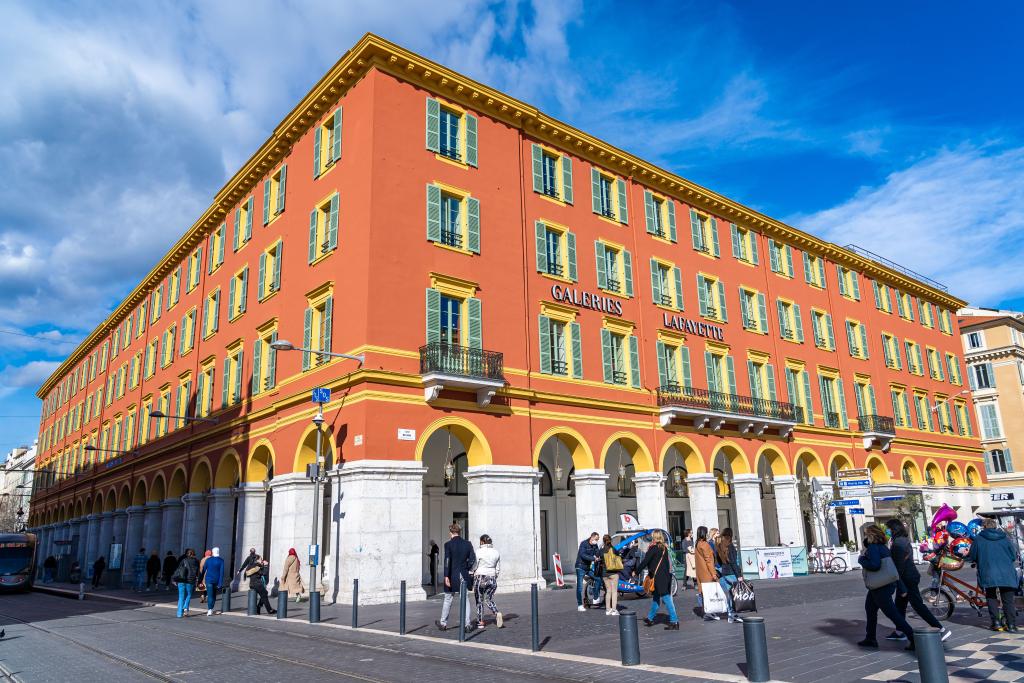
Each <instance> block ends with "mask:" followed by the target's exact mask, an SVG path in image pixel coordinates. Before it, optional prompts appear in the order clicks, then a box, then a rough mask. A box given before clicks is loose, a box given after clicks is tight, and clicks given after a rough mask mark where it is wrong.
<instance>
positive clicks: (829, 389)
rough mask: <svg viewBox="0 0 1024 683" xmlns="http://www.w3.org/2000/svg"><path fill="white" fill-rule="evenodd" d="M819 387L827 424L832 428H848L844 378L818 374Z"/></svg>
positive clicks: (822, 409)
mask: <svg viewBox="0 0 1024 683" xmlns="http://www.w3.org/2000/svg"><path fill="white" fill-rule="evenodd" d="M818 388H819V390H820V391H821V411H822V414H823V417H824V419H825V426H826V427H831V428H832V429H847V428H848V427H849V423H848V422H847V417H846V396H845V395H844V392H843V380H842V379H840V378H838V377H829V376H822V375H819V376H818Z"/></svg>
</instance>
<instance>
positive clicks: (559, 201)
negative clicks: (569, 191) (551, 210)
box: [534, 192, 569, 207]
mask: <svg viewBox="0 0 1024 683" xmlns="http://www.w3.org/2000/svg"><path fill="white" fill-rule="evenodd" d="M534 194H536V195H537V196H538V197H540V198H541V199H543V200H545V201H549V202H551V203H552V204H557V205H558V206H562V207H565V206H569V204H568V203H567V202H565V201H564V200H562V199H559V198H558V197H552V196H551V195H549V194H544V193H543V192H534Z"/></svg>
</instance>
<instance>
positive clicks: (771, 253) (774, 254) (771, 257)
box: [768, 239, 782, 273]
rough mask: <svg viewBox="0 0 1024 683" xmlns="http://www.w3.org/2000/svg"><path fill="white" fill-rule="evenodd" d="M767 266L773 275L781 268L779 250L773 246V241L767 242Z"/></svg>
mask: <svg viewBox="0 0 1024 683" xmlns="http://www.w3.org/2000/svg"><path fill="white" fill-rule="evenodd" d="M768 264H769V265H770V266H771V269H772V272H773V273H778V272H779V271H780V270H781V269H782V267H781V266H780V265H779V250H778V249H777V248H776V246H775V240H773V239H769V240H768Z"/></svg>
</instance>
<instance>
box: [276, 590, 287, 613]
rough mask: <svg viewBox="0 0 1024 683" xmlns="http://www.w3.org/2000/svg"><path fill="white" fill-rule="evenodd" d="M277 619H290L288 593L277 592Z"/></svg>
mask: <svg viewBox="0 0 1024 683" xmlns="http://www.w3.org/2000/svg"><path fill="white" fill-rule="evenodd" d="M277 618H278V619H287V618H288V591H277Z"/></svg>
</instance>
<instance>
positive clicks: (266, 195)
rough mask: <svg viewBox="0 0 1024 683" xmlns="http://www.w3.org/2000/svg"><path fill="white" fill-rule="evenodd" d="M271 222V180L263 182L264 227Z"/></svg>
mask: <svg viewBox="0 0 1024 683" xmlns="http://www.w3.org/2000/svg"><path fill="white" fill-rule="evenodd" d="M269 222H270V178H267V179H266V180H264V181H263V225H266V224H267V223H269Z"/></svg>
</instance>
